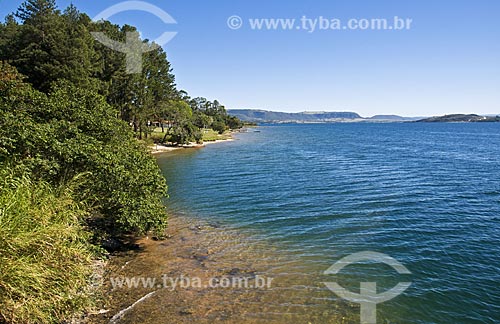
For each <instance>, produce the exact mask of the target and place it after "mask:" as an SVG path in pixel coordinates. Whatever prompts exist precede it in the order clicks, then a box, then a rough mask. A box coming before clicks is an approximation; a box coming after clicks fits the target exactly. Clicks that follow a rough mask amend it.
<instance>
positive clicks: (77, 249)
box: [0, 167, 94, 324]
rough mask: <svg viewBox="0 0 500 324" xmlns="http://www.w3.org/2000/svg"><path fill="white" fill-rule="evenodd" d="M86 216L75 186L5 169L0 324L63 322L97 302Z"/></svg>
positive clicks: (0, 210) (0, 176)
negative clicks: (91, 286) (74, 192)
mask: <svg viewBox="0 0 500 324" xmlns="http://www.w3.org/2000/svg"><path fill="white" fill-rule="evenodd" d="M86 216H87V215H86V212H85V208H84V206H81V205H79V204H77V203H75V202H74V201H73V199H72V189H71V187H70V186H65V187H61V188H54V187H52V186H50V185H48V184H47V183H44V182H37V181H33V180H31V179H30V178H29V176H27V175H26V174H24V173H22V172H21V173H20V174H19V172H18V171H14V170H13V168H8V167H2V168H0V237H1V239H0V322H7V323H26V324H30V323H42V324H44V323H61V322H63V321H65V320H67V319H68V318H69V317H71V316H72V315H73V314H74V313H75V311H76V312H78V311H81V310H84V309H86V308H88V307H90V306H91V305H92V298H91V293H90V292H89V291H88V289H87V287H88V283H89V278H90V275H91V272H92V267H91V264H92V257H93V255H94V254H93V252H92V250H93V248H92V246H91V245H90V244H89V243H88V241H89V240H88V238H89V233H88V232H86V231H85V229H84V227H83V226H82V225H81V221H82V219H83V218H84V217H86Z"/></svg>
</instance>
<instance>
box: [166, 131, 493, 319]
mask: <svg viewBox="0 0 500 324" xmlns="http://www.w3.org/2000/svg"><path fill="white" fill-rule="evenodd" d="M236 139H237V140H235V141H232V142H225V143H220V144H215V145H209V146H207V147H206V148H203V149H200V150H184V151H178V152H176V153H169V154H164V155H161V156H159V157H158V162H159V164H160V167H161V168H162V170H163V172H164V175H165V177H166V178H167V181H168V184H169V193H170V198H169V201H168V208H169V209H170V210H171V212H172V213H182V214H189V215H191V216H192V217H196V218H200V219H205V220H208V221H213V222H218V223H220V224H223V225H224V226H228V227H231V228H233V229H238V230H240V231H242V232H245V233H248V235H249V236H250V237H252V238H254V239H255V240H258V241H259V242H262V241H265V242H267V243H268V244H269V245H270V246H273V247H274V248H276V249H277V251H278V252H279V253H280V254H281V255H283V256H286V258H289V259H293V260H294V261H295V262H293V263H291V264H289V265H288V266H287V267H288V268H287V270H286V271H285V272H284V273H285V275H286V273H294V274H295V275H297V274H303V275H304V277H308V278H313V279H310V280H311V281H312V280H318V281H319V282H318V286H321V280H323V281H325V279H329V277H324V276H323V274H322V272H323V271H324V270H326V269H327V268H328V267H329V266H330V265H332V264H333V263H334V262H336V261H337V260H339V259H340V258H342V257H344V256H347V255H349V254H351V253H355V252H361V251H376V252H381V253H385V254H387V255H390V256H391V257H393V258H395V259H397V260H399V261H400V262H401V263H402V264H404V265H405V266H406V267H407V268H408V269H409V270H410V271H411V272H412V274H410V275H408V274H405V275H400V274H398V273H397V272H396V271H394V270H393V269H392V268H390V267H388V266H386V265H380V264H369V263H368V264H361V265H351V266H348V267H346V268H344V269H343V270H342V272H341V273H340V274H339V275H338V276H337V278H335V279H336V280H337V281H338V282H339V283H341V284H342V285H344V286H345V287H348V288H349V289H350V290H353V291H356V289H358V292H359V283H360V281H376V282H377V284H378V286H379V288H380V289H381V290H386V289H389V288H392V287H393V286H394V285H395V284H396V283H397V282H399V281H411V282H412V286H411V287H410V288H409V289H408V290H407V291H406V292H405V293H404V294H403V295H401V296H399V297H397V298H395V299H393V300H391V301H388V302H386V303H383V304H379V305H378V317H379V319H380V321H379V322H380V323H446V324H457V323H500V123H496V124H495V123H470V124H469V123H467V124H441V123H437V124H430V123H407V124H406V123H405V124H361V123H360V124H314V125H264V126H261V127H259V128H257V129H255V130H254V129H250V130H249V132H248V133H243V134H239V135H237V136H236ZM280 260H281V259H279V258H277V259H276V261H275V262H276V267H277V268H279V267H280V264H279V263H280V262H281V261H280ZM271 262H272V261H271ZM315 276H317V279H314V278H315ZM327 281H328V280H327ZM329 281H335V280H329ZM304 289H307V287H305V288H304ZM331 295H332V300H334V297H335V296H334V295H333V293H331ZM284 298H286V296H285V297H284ZM325 322H326V320H325Z"/></svg>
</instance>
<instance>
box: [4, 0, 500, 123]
mask: <svg viewBox="0 0 500 324" xmlns="http://www.w3.org/2000/svg"><path fill="white" fill-rule="evenodd" d="M72 2H73V3H74V4H75V5H76V6H77V7H78V8H79V9H80V10H81V11H83V12H86V13H87V14H89V16H91V17H93V16H95V15H97V14H98V13H99V12H101V11H102V10H104V9H106V8H108V7H110V6H111V5H114V4H118V3H120V2H121V1H119V0H99V1H94V0H73V1H72ZM147 2H149V3H152V4H155V5H157V6H158V7H160V8H162V9H163V10H164V11H166V12H168V13H169V14H170V15H171V16H172V17H173V18H174V19H175V20H176V21H177V24H169V25H166V24H165V23H163V22H162V21H161V19H159V18H157V17H155V16H154V15H152V14H150V13H146V12H139V11H130V12H124V13H119V14H116V15H115V16H113V17H111V18H110V20H111V21H112V22H114V23H118V24H124V23H128V24H130V25H135V26H137V27H138V29H139V30H140V31H141V33H142V35H143V36H144V37H146V38H149V39H155V38H157V37H158V36H159V35H161V34H162V33H163V32H165V31H175V32H178V34H177V35H176V37H175V38H174V39H173V40H172V41H170V42H169V43H167V44H166V45H165V46H164V48H165V50H166V51H167V54H168V57H169V60H170V61H171V63H172V66H173V68H174V73H175V75H176V78H177V84H178V86H179V88H180V89H185V90H186V91H188V92H189V94H190V95H191V96H204V97H207V98H208V99H211V100H213V99H218V100H219V101H221V102H222V103H223V104H225V105H226V107H228V108H260V109H267V110H276V111H291V112H296V111H305V110H315V111H318V110H325V111H355V112H358V113H359V114H361V115H362V116H371V115H375V114H398V115H405V116H428V115H441V114H445V113H480V114H500V1H498V0H441V1H436V0H406V1H405V0H363V1H362V0H349V1H348V0H344V1H336V0H316V1H313V0H301V1H299V0H293V1H285V0H245V1H243V0H212V1H207V0H196V1H195V0H148V1H147ZM21 3H22V0H0V14H1V15H2V16H5V15H6V14H7V13H9V12H12V11H15V9H16V8H17V7H18V6H19V5H20V4H21ZM69 3H70V1H69V0H59V1H58V4H59V7H60V8H61V9H63V8H64V7H66V6H67V5H68V4H69ZM233 15H238V16H240V17H241V18H242V20H243V26H242V27H241V28H240V29H238V30H232V29H230V28H229V27H228V25H227V19H228V17H230V16H233ZM302 16H306V17H308V18H317V17H320V16H323V17H325V18H330V19H333V18H338V19H342V21H343V22H346V21H347V20H348V19H351V18H367V19H371V18H387V19H389V20H390V21H391V22H392V19H393V17H394V16H399V17H402V18H411V19H413V23H412V25H411V27H412V28H411V29H410V30H397V31H396V30H385V31H382V30H370V31H368V30H364V31H359V30H316V31H315V32H313V33H310V32H308V31H304V30H296V29H293V30H272V31H271V30H260V31H259V30H252V29H251V28H250V26H249V21H248V19H253V18H291V19H293V18H295V19H297V20H299V19H300V18H301V17H302Z"/></svg>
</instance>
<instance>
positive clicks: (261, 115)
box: [227, 109, 362, 123]
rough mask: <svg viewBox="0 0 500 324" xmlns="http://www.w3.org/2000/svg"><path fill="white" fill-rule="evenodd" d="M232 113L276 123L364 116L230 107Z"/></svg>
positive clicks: (339, 119)
mask: <svg viewBox="0 0 500 324" xmlns="http://www.w3.org/2000/svg"><path fill="white" fill-rule="evenodd" d="M227 112H228V113H229V114H230V115H233V116H236V117H238V118H239V119H241V120H243V121H247V122H260V123H263V122H274V123H287V122H290V123H292V122H299V123H300V122H302V123H307V122H308V123H314V122H318V123H319V122H333V121H342V120H354V119H361V118H362V117H361V116H360V115H358V114H357V113H355V112H324V111H318V112H300V113H286V112H277V111H267V110H256V109H228V111H227Z"/></svg>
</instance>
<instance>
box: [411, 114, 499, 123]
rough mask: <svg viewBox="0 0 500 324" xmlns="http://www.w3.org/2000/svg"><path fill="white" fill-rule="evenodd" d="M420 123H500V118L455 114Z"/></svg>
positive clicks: (426, 119)
mask: <svg viewBox="0 0 500 324" xmlns="http://www.w3.org/2000/svg"><path fill="white" fill-rule="evenodd" d="M417 122H420V123H459V122H462V123H472V122H500V116H494V117H492V116H479V115H475V114H453V115H445V116H437V117H430V118H424V119H420V120H417Z"/></svg>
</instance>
